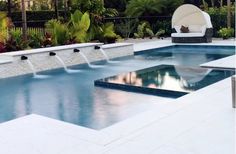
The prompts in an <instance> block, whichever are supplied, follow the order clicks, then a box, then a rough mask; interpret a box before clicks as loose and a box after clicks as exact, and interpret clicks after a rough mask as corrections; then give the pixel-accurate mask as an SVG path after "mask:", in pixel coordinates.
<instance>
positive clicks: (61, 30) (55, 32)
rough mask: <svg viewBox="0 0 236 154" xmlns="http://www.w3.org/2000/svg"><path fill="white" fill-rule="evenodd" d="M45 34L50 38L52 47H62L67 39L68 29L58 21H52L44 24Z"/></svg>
mask: <svg viewBox="0 0 236 154" xmlns="http://www.w3.org/2000/svg"><path fill="white" fill-rule="evenodd" d="M45 27H46V32H47V33H49V34H51V36H52V44H53V45H63V44H65V43H66V41H67V40H68V39H69V31H68V27H67V26H66V25H65V24H63V23H61V22H60V21H59V20H56V19H52V20H49V21H48V22H47V23H46V24H45Z"/></svg>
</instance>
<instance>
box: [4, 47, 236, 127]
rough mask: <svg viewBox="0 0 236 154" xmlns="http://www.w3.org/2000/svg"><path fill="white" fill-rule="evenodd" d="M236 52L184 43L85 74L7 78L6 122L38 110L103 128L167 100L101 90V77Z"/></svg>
mask: <svg viewBox="0 0 236 154" xmlns="http://www.w3.org/2000/svg"><path fill="white" fill-rule="evenodd" d="M188 51H189V52H188ZM183 52H184V53H185V54H183ZM232 54H234V48H232V47H230V48H226V47H222V48H220V47H217V48H214V47H212V48H207V47H202V48H200V47H199V48H193V47H183V46H178V47H176V48H171V49H169V48H166V49H165V50H161V51H158V50H152V51H145V53H142V54H141V55H137V56H130V57H125V58H120V59H117V60H119V61H120V62H119V63H115V64H107V63H106V62H99V63H97V64H99V65H104V67H103V68H96V69H91V68H89V67H88V66H87V65H78V66H75V67H74V69H80V70H82V72H80V73H76V74H67V73H65V72H64V70H63V69H59V70H53V71H48V72H43V74H47V75H50V76H51V78H48V79H33V78H32V75H26V76H20V77H14V78H8V79H1V80H0V122H4V121H8V120H12V119H14V118H17V117H21V116H24V115H28V114H31V113H35V114H40V115H43V116H47V117H50V118H55V119H58V120H62V121H66V122H70V123H74V124H77V125H80V126H84V127H88V128H93V129H102V128H105V127H107V126H110V125H112V124H114V123H117V122H119V121H122V120H124V119H126V118H128V117H131V116H134V115H136V114H138V113H140V112H144V111H146V110H148V109H150V108H153V107H154V106H155V105H156V103H157V102H160V101H164V100H165V99H167V98H163V97H157V96H150V95H144V94H137V93H132V92H125V91H120V90H111V89H106V88H99V87H95V86H94V81H95V80H97V79H101V78H105V77H109V76H114V75H117V74H121V73H124V72H130V71H134V70H140V69H144V68H148V67H153V66H157V65H159V64H177V65H185V66H189V65H192V66H196V65H199V64H201V63H203V62H207V61H211V60H214V59H218V58H222V57H225V56H229V55H232ZM41 74H42V73H41Z"/></svg>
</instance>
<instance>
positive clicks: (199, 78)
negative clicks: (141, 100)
mask: <svg viewBox="0 0 236 154" xmlns="http://www.w3.org/2000/svg"><path fill="white" fill-rule="evenodd" d="M232 75H234V71H229V70H217V69H207V68H201V67H197V66H195V67H189V66H180V65H158V66H154V67H150V68H146V69H142V70H137V71H133V72H128V73H123V74H119V75H116V76H112V77H107V78H104V79H100V80H96V81H95V82H94V83H95V85H96V86H100V87H107V88H113V89H120V90H125V91H132V92H139V93H144V94H151V95H156V96H163V97H173V98H177V97H181V96H183V95H186V94H188V93H190V92H193V91H196V90H199V89H201V88H204V87H206V86H208V85H210V84H213V83H215V82H217V81H220V80H223V79H225V78H228V77H230V76H232Z"/></svg>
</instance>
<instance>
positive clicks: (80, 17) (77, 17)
mask: <svg viewBox="0 0 236 154" xmlns="http://www.w3.org/2000/svg"><path fill="white" fill-rule="evenodd" d="M89 28H90V16H89V13H87V12H85V13H84V14H83V13H82V12H80V11H79V10H77V11H75V12H74V13H73V14H71V17H70V21H69V31H70V34H71V35H72V37H74V38H75V40H76V41H77V42H80V43H83V42H88V41H89V35H88V30H89Z"/></svg>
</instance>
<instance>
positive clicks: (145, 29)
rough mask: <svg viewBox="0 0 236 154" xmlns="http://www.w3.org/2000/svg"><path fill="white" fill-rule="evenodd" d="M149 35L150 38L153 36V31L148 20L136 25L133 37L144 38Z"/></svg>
mask: <svg viewBox="0 0 236 154" xmlns="http://www.w3.org/2000/svg"><path fill="white" fill-rule="evenodd" d="M147 36H149V37H150V38H152V37H153V36H154V33H153V31H152V29H151V28H150V25H149V23H148V22H142V23H141V24H139V25H138V28H137V33H134V37H135V38H144V37H147Z"/></svg>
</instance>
